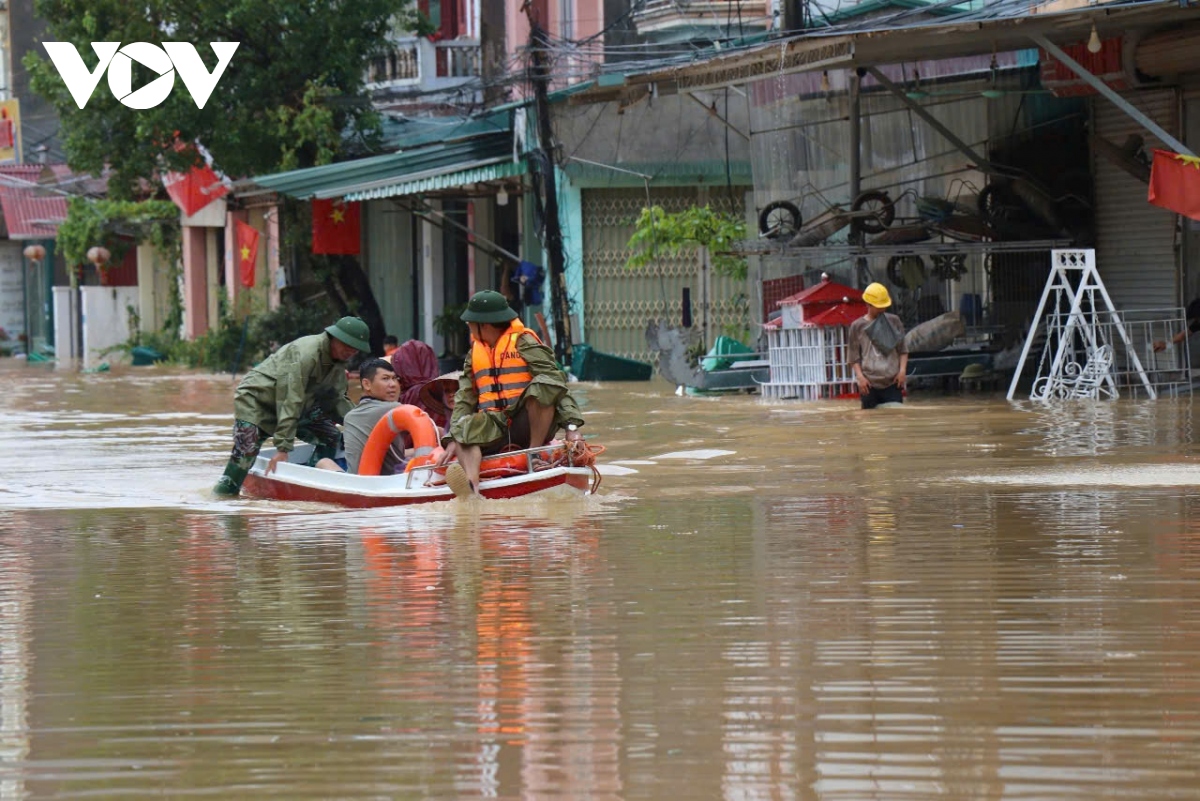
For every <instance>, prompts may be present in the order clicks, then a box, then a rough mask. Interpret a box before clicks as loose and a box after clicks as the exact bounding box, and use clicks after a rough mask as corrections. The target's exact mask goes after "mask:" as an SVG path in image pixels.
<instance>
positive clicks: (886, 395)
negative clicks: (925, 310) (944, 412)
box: [847, 283, 908, 409]
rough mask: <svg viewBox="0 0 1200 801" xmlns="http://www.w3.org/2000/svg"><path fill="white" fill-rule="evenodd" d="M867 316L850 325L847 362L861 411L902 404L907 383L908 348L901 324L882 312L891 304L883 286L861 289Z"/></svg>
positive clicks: (892, 315) (875, 285) (874, 285)
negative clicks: (856, 387)
mask: <svg viewBox="0 0 1200 801" xmlns="http://www.w3.org/2000/svg"><path fill="white" fill-rule="evenodd" d="M862 299H863V302H864V303H866V304H867V313H866V314H865V315H864V316H862V317H859V318H858V319H857V320H855V321H854V322H852V323H850V333H849V334H848V337H849V340H850V346H849V348H848V349H847V350H848V359H847V361H849V362H850V367H851V368H853V370H854V379H855V381H857V382H858V394H859V396H860V397H861V399H862V407H863V408H864V409H874V408H875V407H876V406H878V405H880V404H881V403H904V388H905V386H906V385H907V383H908V377H907V375H906V373H907V372H908V349H907V348H906V347H905V346H904V323H902V322H900V318H899V317H897V316H896V315H894V314H886V313H885V312H884V311H883V310H884V309H886V308H888V307H889V306H891V305H892V299H891V297H890V296H889V295H888V291H887V287H885V286H884V285H883V284H878V283H876V284H871V285H870V286H868V287H867V288H866V289H864V290H863V294H862Z"/></svg>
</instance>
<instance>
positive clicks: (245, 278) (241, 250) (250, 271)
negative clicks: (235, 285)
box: [235, 220, 258, 287]
mask: <svg viewBox="0 0 1200 801" xmlns="http://www.w3.org/2000/svg"><path fill="white" fill-rule="evenodd" d="M235 230H236V231H237V257H238V266H239V267H240V269H239V270H238V273H239V275H241V277H242V286H244V287H252V286H254V265H255V264H256V263H257V262H258V231H256V230H255V229H254V228H253V226H249V225H246V224H245V223H244V222H242V221H241V220H238V221H237V226H236V229H235Z"/></svg>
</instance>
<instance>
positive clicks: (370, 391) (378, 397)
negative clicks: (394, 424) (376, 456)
mask: <svg viewBox="0 0 1200 801" xmlns="http://www.w3.org/2000/svg"><path fill="white" fill-rule="evenodd" d="M358 381H359V385H360V386H361V387H362V397H361V398H359V399H358V404H357V405H356V406H355V407H354V408H353V409H351V410H350V411H348V412H347V413H346V418H345V420H344V421H343V422H342V437H343V439H344V441H345V443H346V472H349V473H357V472H358V463H359V460H360V459H361V458H362V454H363V448H365V447H366V445H367V440H368V439H370V437H371V432H372V431H373V430H374V429H375V424H376V423H378V422H379V421H380V420H382V419H383V416H384V415H386V414H387V413H388V412H390V411H392V409H395V408H396V407H397V406H399V405H400V403H399V400H400V382H399V380H397V378H396V371H395V370H393V369H392V365H391V363H390V362H389V361H388V360H387V359H368V360H367V361H365V362H363V363H362V364H361V365H360V366H359V368H358ZM317 467H319V468H321V469H323V470H341V469H342V467H341V465H339V464H337V462H335V461H333V460H332V459H322V460H321V461H320V462H318V463H317ZM403 470H404V443H403V440H402V439H400V438H399V437H397V438H396V440H395V441H393V443H392V446H391V448H389V449H388V453H387V455H386V456H384V457H383V467H382V468H381V469H380V471H379V475H381V476H390V475H394V474H395V473H397V472H403Z"/></svg>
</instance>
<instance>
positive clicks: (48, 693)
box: [0, 360, 1200, 801]
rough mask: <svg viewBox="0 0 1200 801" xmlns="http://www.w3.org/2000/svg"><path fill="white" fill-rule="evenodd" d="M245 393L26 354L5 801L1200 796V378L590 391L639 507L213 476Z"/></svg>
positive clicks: (3, 447)
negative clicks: (438, 498) (897, 395)
mask: <svg viewBox="0 0 1200 801" xmlns="http://www.w3.org/2000/svg"><path fill="white" fill-rule="evenodd" d="M232 389H233V384H232V382H231V380H230V379H229V377H228V376H218V377H213V376H207V375H192V374H184V373H178V372H172V371H169V370H162V369H154V368H149V369H145V370H144V371H137V370H132V369H127V370H125V371H115V372H112V373H103V374H95V375H81V374H79V373H76V372H70V371H65V370H59V371H56V370H55V369H53V368H52V367H51V368H48V367H45V366H39V365H23V364H21V363H19V362H14V361H12V360H6V361H0V453H2V454H3V456H4V459H3V465H4V477H3V479H0V799H9V798H84V797H86V798H112V799H128V798H136V797H140V796H161V797H171V798H175V797H188V796H208V797H214V798H251V797H253V798H280V799H300V798H338V799H343V798H346V799H348V798H371V799H381V798H454V799H457V798H476V797H489V798H502V799H526V798H528V799H542V798H545V799H549V798H561V799H670V800H671V801H675V800H676V799H685V798H688V799H690V798H696V799H712V798H720V799H731V800H736V801H749V800H750V799H839V800H841V799H930V798H933V797H940V798H952V799H1008V798H1020V799H1095V798H1122V799H1130V798H1138V799H1169V798H1189V799H1194V798H1197V797H1200V499H1198V498H1197V495H1196V490H1197V487H1198V486H1200V463H1198V462H1197V460H1196V458H1195V456H1194V446H1193V440H1194V435H1193V416H1194V412H1193V401H1192V399H1191V398H1184V399H1180V400H1160V401H1158V402H1131V401H1118V402H1110V403H1077V404H1073V405H1069V406H1067V405H1064V406H1058V407H1039V406H1036V405H1031V404H1028V403H1018V404H1008V403H1006V402H1005V401H1003V400H1000V399H981V398H978V397H958V396H945V395H935V394H917V395H915V396H914V397H913V398H912V399H911V401H910V403H909V404H908V405H907V406H906V407H905V408H903V409H897V410H880V411H876V412H862V411H860V410H858V409H857V408H855V405H854V404H853V403H845V402H842V403H833V402H831V403H816V404H803V403H795V402H765V401H762V400H760V399H758V398H754V397H746V396H738V397H723V398H711V397H704V398H699V397H677V396H675V395H674V394H673V393H672V391H671V388H670V387H668V386H666V385H665V384H661V383H657V382H655V383H650V384H626V385H620V384H608V385H594V384H586V385H578V388H577V395H578V397H579V399H580V402H581V404H582V405H583V407H584V410H585V413H586V416H587V418H588V425H587V426H586V429H585V433H587V434H588V435H589V437H590V438H592V439H593V440H594V441H596V442H600V443H603V444H605V445H607V446H608V453H607V454H605V456H604V457H603V462H604V467H605V471H606V476H605V478H604V483H603V486H602V487H601V490H600V494H599V496H598V497H594V498H575V497H572V496H570V495H567V494H565V493H564V494H551V495H546V496H543V497H538V498H534V499H525V500H516V501H488V502H459V501H453V502H449V503H442V504H435V505H431V506H428V507H424V508H416V509H413V508H409V509H396V510H370V511H343V510H338V509H333V508H330V507H325V506H315V505H297V504H290V505H289V504H281V503H272V502H265V501H257V500H248V499H247V500H235V501H217V500H214V499H213V498H211V497H210V496H209V495H208V494H207V490H208V488H209V487H210V486H211V485H212V483H213V482H214V481H215V479H216V477H217V476H218V474H219V473H220V471H221V468H222V465H223V462H224V459H225V456H226V452H227V450H228V446H229V427H230V423H231V422H232V418H231V403H230V399H231V396H232Z"/></svg>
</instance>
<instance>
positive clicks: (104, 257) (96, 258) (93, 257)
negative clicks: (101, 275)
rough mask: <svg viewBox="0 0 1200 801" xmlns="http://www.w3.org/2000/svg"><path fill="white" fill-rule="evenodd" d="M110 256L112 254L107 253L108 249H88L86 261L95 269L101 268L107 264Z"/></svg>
mask: <svg viewBox="0 0 1200 801" xmlns="http://www.w3.org/2000/svg"><path fill="white" fill-rule="evenodd" d="M110 255H112V254H110V253H109V252H108V248H102V247H94V248H88V252H87V259H88V261H90V262H91V263H92V264H94V265H96V266H97V267H103V266H104V265H105V264H108V257H109V256H110Z"/></svg>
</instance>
